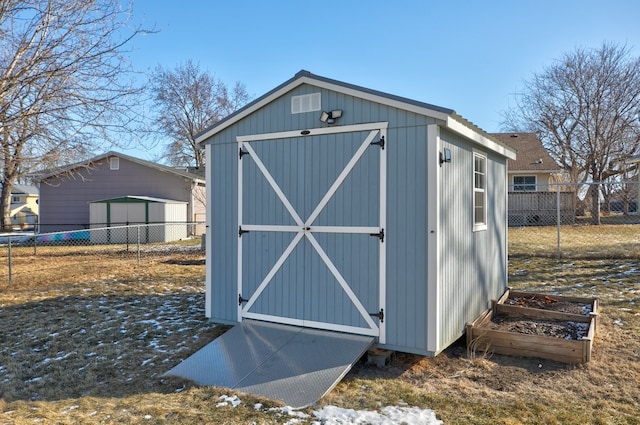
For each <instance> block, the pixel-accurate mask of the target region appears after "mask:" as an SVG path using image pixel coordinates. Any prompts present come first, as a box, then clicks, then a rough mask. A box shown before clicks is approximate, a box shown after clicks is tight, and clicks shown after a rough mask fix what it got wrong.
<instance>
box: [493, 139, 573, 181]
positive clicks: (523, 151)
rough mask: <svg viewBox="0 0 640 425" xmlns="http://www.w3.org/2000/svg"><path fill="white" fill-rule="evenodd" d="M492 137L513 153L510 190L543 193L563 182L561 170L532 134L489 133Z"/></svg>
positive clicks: (510, 162)
mask: <svg viewBox="0 0 640 425" xmlns="http://www.w3.org/2000/svg"><path fill="white" fill-rule="evenodd" d="M492 136H494V137H495V138H497V139H498V140H500V141H501V142H502V143H505V144H506V145H508V146H510V147H511V148H513V150H515V151H516V154H517V156H516V158H515V159H510V160H509V162H508V167H509V191H512V192H536V191H540V192H544V191H554V192H555V190H556V185H555V184H553V185H550V184H551V183H562V181H563V180H562V176H563V170H562V167H560V166H559V165H558V163H557V162H556V161H555V160H554V159H553V158H552V157H551V155H549V152H548V151H547V149H546V148H545V147H544V146H543V145H542V142H541V141H540V139H538V138H537V137H536V135H535V134H533V133H492Z"/></svg>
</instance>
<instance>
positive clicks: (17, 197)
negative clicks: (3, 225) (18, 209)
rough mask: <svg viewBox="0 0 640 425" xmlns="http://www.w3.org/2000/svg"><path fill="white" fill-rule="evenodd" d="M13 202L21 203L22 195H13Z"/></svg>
mask: <svg viewBox="0 0 640 425" xmlns="http://www.w3.org/2000/svg"><path fill="white" fill-rule="evenodd" d="M11 203H12V204H19V203H20V197H19V196H12V197H11Z"/></svg>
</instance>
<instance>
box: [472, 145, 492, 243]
mask: <svg viewBox="0 0 640 425" xmlns="http://www.w3.org/2000/svg"><path fill="white" fill-rule="evenodd" d="M476 157H479V158H482V159H483V160H484V188H482V189H476ZM487 168H488V160H487V155H486V154H485V153H483V152H480V151H476V150H475V149H474V151H473V179H472V185H473V211H472V219H473V231H474V232H478V231H482V230H487V217H488V214H487V209H488V205H487V183H488V179H487ZM480 191H481V192H482V193H483V195H484V209H483V215H484V222H483V223H476V192H480Z"/></svg>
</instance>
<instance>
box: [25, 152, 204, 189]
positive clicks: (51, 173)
mask: <svg viewBox="0 0 640 425" xmlns="http://www.w3.org/2000/svg"><path fill="white" fill-rule="evenodd" d="M111 156H116V157H119V158H122V159H126V160H127V161H131V162H134V163H136V164H140V165H142V166H145V167H149V168H153V169H156V170H158V171H162V172H163V173H169V174H175V175H176V176H180V177H184V178H187V179H190V180H194V181H196V182H199V183H204V179H203V178H202V177H201V176H199V175H197V174H194V173H190V172H188V171H185V170H183V169H180V168H174V167H169V166H167V165H162V164H158V163H155V162H151V161H146V160H144V159H140V158H136V157H133V156H129V155H125V154H122V153H119V152H114V151H109V152H106V153H103V154H102V155H98V156H94V157H93V158H90V159H87V160H85V161H80V162H76V163H74V164H69V165H65V166H63V167H59V168H55V169H49V170H44V171H42V172H41V173H34V175H35V176H36V179H37V180H39V181H42V180H46V179H49V178H51V177H55V176H59V175H60V174H64V173H67V172H69V171H73V170H74V169H76V168H84V167H87V166H89V165H91V164H92V163H94V162H97V161H102V160H104V159H106V158H109V157H111Z"/></svg>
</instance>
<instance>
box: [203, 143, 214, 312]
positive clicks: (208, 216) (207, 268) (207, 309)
mask: <svg viewBox="0 0 640 425" xmlns="http://www.w3.org/2000/svg"><path fill="white" fill-rule="evenodd" d="M211 149H212V148H211V146H209V145H207V146H206V147H205V150H204V158H205V161H206V162H207V164H211ZM211 186H213V185H210V184H208V185H206V186H205V188H204V191H205V197H206V205H208V204H209V202H211V200H212V199H213V195H212V193H211ZM212 216H213V214H212V213H211V211H209V213H208V214H206V215H205V223H206V224H205V226H206V227H205V229H206V230H207V232H206V233H207V235H206V236H205V247H204V252H205V254H206V256H207V257H209V255H210V253H211V247H212V245H213V244H212V239H213V237H212V236H213V235H212V234H211V233H210V232H209V231H208V230H209V229H211V228H212V225H211V221H212ZM209 258H210V257H209ZM206 263H207V264H206V265H205V268H204V269H205V282H206V283H207V284H206V285H205V286H206V287H205V300H211V299H212V298H211V296H212V292H211V291H212V287H211V267H210V266H209V264H208V263H209V261H208V260H207V261H206ZM204 304H205V307H204V309H205V313H204V314H205V317H211V313H212V311H211V310H212V307H211V303H210V302H205V303H204Z"/></svg>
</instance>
